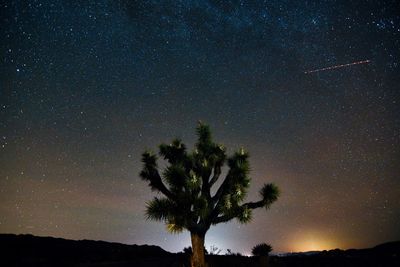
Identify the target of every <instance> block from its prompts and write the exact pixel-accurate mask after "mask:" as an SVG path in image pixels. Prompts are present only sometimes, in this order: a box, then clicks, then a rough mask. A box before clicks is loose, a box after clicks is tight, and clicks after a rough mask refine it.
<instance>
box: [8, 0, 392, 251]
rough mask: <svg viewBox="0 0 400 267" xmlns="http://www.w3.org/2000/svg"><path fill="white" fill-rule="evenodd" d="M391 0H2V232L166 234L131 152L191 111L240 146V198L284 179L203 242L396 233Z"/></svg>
mask: <svg viewBox="0 0 400 267" xmlns="http://www.w3.org/2000/svg"><path fill="white" fill-rule="evenodd" d="M397 2H398V1H394V0H393V1H389V0H386V1H338V0H337V1H289V0H287V1H252V2H247V1H211V0H210V1H204V0H199V1H151V2H150V1H140V0H139V1H126V0H116V1H110V0H99V1H67V0H51V1H50V0H49V1H45V0H43V1H40V0H38V1H6V2H4V1H2V3H1V4H0V5H1V7H0V10H1V11H0V12H1V13H0V19H1V27H0V38H1V42H0V52H1V65H0V86H1V87H0V149H1V152H0V166H1V168H0V232H2V233H32V234H35V235H42V236H48V235H50V236H57V237H65V238H72V239H83V238H85V239H101V240H108V241H118V242H124V243H137V244H145V243H146V244H156V245H159V246H161V247H163V248H164V249H167V250H170V251H180V250H182V248H183V247H185V246H189V244H190V239H189V235H188V234H187V233H184V234H180V235H170V234H168V233H167V232H166V230H165V226H164V225H162V224H161V223H157V222H148V221H146V220H145V215H144V207H145V203H146V201H148V200H150V199H151V198H152V196H153V193H152V192H151V191H150V189H149V188H148V187H147V185H146V183H144V182H142V181H141V180H140V178H139V175H138V173H139V171H140V169H141V163H140V154H141V153H142V152H143V151H144V150H146V149H153V150H156V148H157V145H158V144H160V143H161V142H169V141H170V140H171V139H172V138H174V137H180V138H181V139H182V140H183V141H184V142H185V143H187V145H188V147H191V146H192V145H193V143H194V141H195V134H194V133H195V131H194V128H195V126H196V122H197V121H198V120H199V119H201V120H202V121H204V122H207V123H209V124H210V126H211V128H212V129H213V130H214V136H215V139H216V141H218V142H220V143H223V144H224V145H225V146H226V147H227V148H228V149H229V152H232V151H233V150H234V149H237V148H239V147H241V146H243V147H245V148H247V150H248V151H249V153H250V156H251V157H250V163H251V170H252V172H251V175H252V178H253V179H252V184H251V189H250V193H249V196H248V200H249V201H251V200H255V197H256V195H257V192H258V189H259V188H260V186H261V185H262V184H263V183H265V182H274V183H276V184H277V185H279V187H280V188H281V189H282V196H281V197H280V199H279V200H278V202H277V203H276V204H274V205H273V206H272V207H271V209H270V210H269V211H268V212H265V211H264V210H259V211H257V212H255V213H254V219H253V221H252V222H251V223H250V224H248V225H240V224H238V223H237V222H231V223H229V224H226V225H220V226H217V227H214V228H212V229H211V230H210V231H209V233H208V235H207V237H206V243H207V247H209V246H211V245H214V246H217V247H219V248H221V249H223V252H225V249H231V250H232V251H235V252H236V251H240V252H244V253H248V252H249V251H250V250H251V248H252V246H254V245H256V244H258V243H261V242H267V243H270V244H271V245H272V246H273V247H274V249H275V251H291V250H308V249H330V248H335V247H340V248H349V247H368V246H373V245H375V244H377V243H381V242H386V241H389V240H395V239H397V240H398V239H400V227H398V226H399V224H398V222H399V221H400V209H399V208H400V207H399V205H400V204H399V203H400V179H399V176H398V174H399V166H400V162H399V159H400V157H399V147H400V146H399V143H400V142H399V141H400V138H399V132H400V131H399V130H400V110H399V97H400V90H399V89H400V88H399V84H400V71H399V57H400V44H399V42H400V18H399V13H398V11H397V10H399V9H398V3H397ZM362 59H368V60H370V62H368V64H359V65H357V66H351V67H346V68H340V69H337V70H334V71H333V70H332V71H319V72H316V73H313V74H312V75H305V74H304V70H313V69H317V68H320V66H321V67H322V68H323V67H325V66H328V67H329V66H335V65H340V64H346V63H347V62H349V63H351V62H355V61H358V60H362Z"/></svg>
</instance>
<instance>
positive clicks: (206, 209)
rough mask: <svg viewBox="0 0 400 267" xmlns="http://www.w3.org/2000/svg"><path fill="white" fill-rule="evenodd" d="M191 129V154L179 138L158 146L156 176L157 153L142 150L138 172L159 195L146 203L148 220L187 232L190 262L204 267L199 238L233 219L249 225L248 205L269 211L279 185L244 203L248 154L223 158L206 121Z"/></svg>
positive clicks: (247, 179)
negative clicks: (194, 136) (159, 161)
mask: <svg viewBox="0 0 400 267" xmlns="http://www.w3.org/2000/svg"><path fill="white" fill-rule="evenodd" d="M196 130H197V137H198V140H197V143H196V144H195V149H194V151H193V152H188V151H187V150H186V146H185V145H184V144H183V143H182V141H181V140H179V139H175V140H173V141H172V143H171V144H169V145H167V144H161V145H160V146H159V155H160V156H161V157H162V158H163V159H164V160H166V162H167V166H166V167H165V169H164V170H163V171H162V173H161V174H160V173H159V171H158V166H157V159H158V158H157V156H156V155H155V154H153V153H152V152H149V151H147V152H144V153H143V154H142V162H143V164H144V165H143V169H142V171H141V172H140V176H141V178H142V179H143V180H144V181H147V182H148V183H149V186H150V187H151V189H152V190H154V191H157V192H161V193H162V194H163V195H164V196H163V197H155V198H154V199H153V200H151V201H149V202H148V203H147V207H146V215H147V219H151V220H156V221H163V222H165V223H166V225H167V229H168V231H169V232H171V233H179V232H182V231H183V230H184V229H186V230H188V231H189V232H190V235H191V241H192V248H193V254H192V258H191V265H192V266H193V267H204V266H206V265H205V256H204V254H205V253H204V238H205V234H206V232H207V231H208V230H209V229H210V227H211V226H212V225H216V224H219V223H226V222H228V221H230V220H232V219H234V218H236V219H237V220H238V221H239V222H240V223H248V222H249V221H250V220H251V218H252V216H251V213H252V210H253V209H256V208H261V207H264V208H266V209H268V208H269V207H270V205H271V204H272V203H273V202H274V201H276V200H277V198H278V195H279V189H278V187H277V186H276V185H274V184H272V183H270V184H265V185H264V186H263V187H262V189H261V190H260V196H261V200H259V201H257V202H247V203H243V201H244V198H245V196H246V194H247V189H248V187H249V185H250V177H249V171H250V166H249V160H248V158H249V155H248V153H247V152H245V151H244V149H243V148H241V149H240V150H239V151H237V152H235V153H234V154H233V155H232V156H231V157H227V155H226V149H225V147H224V146H222V145H220V144H216V143H214V142H213V140H212V137H211V131H210V128H209V126H208V125H205V124H203V123H201V122H199V124H198V126H197V128H196ZM226 162H227V165H228V167H229V169H228V171H227V173H226V176H225V178H224V180H223V181H222V182H221V184H220V186H219V187H218V189H216V191H215V193H214V194H212V193H211V188H212V187H213V185H215V183H216V182H217V181H218V180H219V179H220V177H221V173H222V167H223V165H224V164H225V163H226Z"/></svg>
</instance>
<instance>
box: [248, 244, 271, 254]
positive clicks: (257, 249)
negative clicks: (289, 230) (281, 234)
mask: <svg viewBox="0 0 400 267" xmlns="http://www.w3.org/2000/svg"><path fill="white" fill-rule="evenodd" d="M271 251H272V246H271V245H269V244H266V243H261V244H258V245H256V246H254V247H253V249H252V250H251V254H253V255H254V256H268V254H269V253H270V252H271Z"/></svg>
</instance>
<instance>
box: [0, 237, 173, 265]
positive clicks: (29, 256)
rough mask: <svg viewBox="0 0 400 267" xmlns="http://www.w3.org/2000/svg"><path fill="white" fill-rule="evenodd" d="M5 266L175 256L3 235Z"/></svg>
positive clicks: (138, 248) (136, 247)
mask: <svg viewBox="0 0 400 267" xmlns="http://www.w3.org/2000/svg"><path fill="white" fill-rule="evenodd" d="M0 249H1V255H2V256H1V258H2V262H6V263H7V264H6V265H3V264H1V263H0V265H2V266H76V265H77V264H83V263H96V262H115V261H118V262H121V261H133V260H137V259H146V258H154V257H156V258H160V257H168V256H171V255H173V254H172V253H169V252H167V251H165V250H163V249H162V248H160V247H157V246H148V245H143V246H139V245H124V244H120V243H111V242H104V241H92V240H79V241H75V240H67V239H62V238H53V237H38V236H33V235H14V234H0Z"/></svg>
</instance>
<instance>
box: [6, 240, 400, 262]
mask: <svg viewBox="0 0 400 267" xmlns="http://www.w3.org/2000/svg"><path fill="white" fill-rule="evenodd" d="M0 251H1V261H0V266H7V267H8V266H18V267H19V266H35V267H36V266H37V267H48V266H62V267H63V266H77V267H89V266H91V267H95V266H103V267H128V266H135V267H144V266H146V267H152V266H158V267H185V266H190V264H189V263H190V259H189V257H190V255H187V254H184V253H170V252H167V251H165V250H163V249H162V248H160V247H158V246H149V245H141V246H139V245H125V244H120V243H112V242H104V241H92V240H79V241H75V240H67V239H63V238H54V237H38V236H33V235H15V234H0ZM206 261H207V263H208V266H209V267H219V266H221V267H240V266H248V267H258V266H264V267H265V266H269V267H295V266H296V267H297V266H310V267H314V266H326V267H334V266H335V267H336V266H343V267H347V266H349V267H350V266H352V267H353V266H356V267H358V266H360V267H361V266H362V267H372V266H374V267H375V266H382V267H391V266H400V241H395V242H388V243H384V244H381V245H378V246H375V247H373V248H367V249H348V250H340V249H334V250H329V251H313V252H303V253H290V254H285V255H281V256H269V260H268V261H267V262H266V261H263V260H261V258H260V257H257V256H254V257H245V256H240V255H207V256H206Z"/></svg>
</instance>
